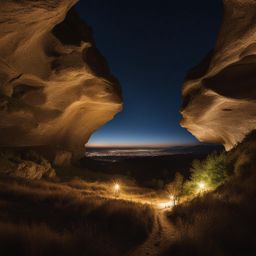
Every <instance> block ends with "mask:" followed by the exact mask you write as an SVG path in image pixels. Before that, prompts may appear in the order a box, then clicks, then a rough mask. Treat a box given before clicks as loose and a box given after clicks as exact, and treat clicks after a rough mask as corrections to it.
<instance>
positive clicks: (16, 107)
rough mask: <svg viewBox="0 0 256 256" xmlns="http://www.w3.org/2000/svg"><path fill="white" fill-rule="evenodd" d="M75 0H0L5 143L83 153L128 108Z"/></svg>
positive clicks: (1, 135)
mask: <svg viewBox="0 0 256 256" xmlns="http://www.w3.org/2000/svg"><path fill="white" fill-rule="evenodd" d="M76 2H77V1H76V0H38V1H32V0H22V1H15V0H8V1H7V0H3V1H1V2H0V146H1V147H38V148H45V149H46V150H47V151H49V152H57V151H58V150H59V151H60V152H61V157H58V161H59V160H60V159H62V158H63V155H64V154H63V151H64V152H70V154H72V157H79V156H81V155H82V154H83V153H84V144H85V143H86V142H87V141H88V139H89V136H90V135H91V134H92V133H93V132H94V131H95V130H96V129H97V128H99V127H100V126H102V125H103V124H104V123H106V122H107V121H109V120H111V119H112V118H113V116H114V115H115V114H116V113H117V112H119V111H120V110H121V109H122V100H121V92H120V88H119V84H118V81H117V80H116V79H115V78H114V77H113V76H112V75H111V73H110V71H109V69H108V66H107V63H106V61H105V59H104V58H103V57H102V55H101V54H100V53H99V51H98V50H97V48H96V47H95V43H94V40H93V38H92V32H91V29H90V28H89V27H88V26H87V25H86V24H84V22H83V21H81V20H80V18H79V17H78V15H77V14H76V12H75V11H74V9H72V7H73V5H74V4H75V3H76ZM67 158H69V155H68V154H67V157H66V158H65V159H64V161H66V159H67Z"/></svg>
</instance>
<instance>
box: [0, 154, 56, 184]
mask: <svg viewBox="0 0 256 256" xmlns="http://www.w3.org/2000/svg"><path fill="white" fill-rule="evenodd" d="M0 175H5V176H10V177H19V178H24V179H29V180H39V179H42V178H47V179H52V178H54V177H55V176H56V172H55V170H54V169H53V168H52V166H51V164H50V162H49V161H47V160H46V159H44V158H43V157H41V156H40V155H38V154H36V153H35V152H33V151H26V152H23V154H21V153H19V152H16V151H10V150H7V151H6V150H5V151H1V152H0Z"/></svg>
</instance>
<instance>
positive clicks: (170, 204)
mask: <svg viewBox="0 0 256 256" xmlns="http://www.w3.org/2000/svg"><path fill="white" fill-rule="evenodd" d="M173 206H174V202H173V201H168V202H160V203H158V204H157V208H158V209H166V208H171V207H173Z"/></svg>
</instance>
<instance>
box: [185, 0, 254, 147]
mask: <svg viewBox="0 0 256 256" xmlns="http://www.w3.org/2000/svg"><path fill="white" fill-rule="evenodd" d="M255 19H256V1H255V0H224V17H223V22H222V27H221V30H220V33H219V36H218V40H217V45H216V47H215V49H214V50H213V51H211V52H210V53H209V54H208V56H207V57H206V58H205V59H204V60H203V61H202V63H201V64H200V65H198V66H197V67H195V68H193V69H192V70H191V71H190V72H189V74H188V75H187V78H186V80H185V83H184V86H183V98H184V102H183V106H182V109H181V114H182V115H183V120H182V121H181V125H182V126H183V127H185V128H187V129H188V130H189V131H190V132H191V133H192V134H193V135H195V136H196V137H197V138H198V139H199V140H200V141H205V142H215V143H222V144H223V145H224V146H225V148H226V149H227V150H229V149H231V148H232V147H233V146H234V145H236V144H237V143H238V142H240V141H242V140H243V138H244V137H245V135H246V134H248V133H250V132H251V131H253V130H254V129H255V128H256V36H255V35H256V24H255Z"/></svg>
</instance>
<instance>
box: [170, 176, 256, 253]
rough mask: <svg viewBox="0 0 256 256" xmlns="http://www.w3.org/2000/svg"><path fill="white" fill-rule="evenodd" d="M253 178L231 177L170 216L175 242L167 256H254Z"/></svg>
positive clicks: (255, 178) (255, 212) (255, 194)
mask: <svg viewBox="0 0 256 256" xmlns="http://www.w3.org/2000/svg"><path fill="white" fill-rule="evenodd" d="M255 184H256V175H255V174H254V173H251V175H249V176H246V177H243V178H241V177H239V178H238V177H233V178H232V179H231V180H230V181H229V182H228V183H227V184H225V185H224V186H222V187H220V188H219V189H217V191H215V192H212V193H209V194H208V195H205V196H202V197H198V198H196V199H194V200H193V201H191V202H189V203H186V204H184V205H180V206H177V207H175V208H174V209H173V211H172V212H171V213H170V214H169V218H170V220H171V221H172V222H173V223H174V224H175V226H176V236H175V237H176V238H175V241H174V243H173V244H172V246H171V247H170V248H169V250H168V251H167V252H166V255H179V256H183V255H186V256H190V255H191V256H192V255H199V256H200V255H209V256H211V255H214V256H218V255H225V256H226V255H232V256H236V255H246V256H250V255H256V235H255V230H256V219H255V216H256V207H255V198H256V186H255Z"/></svg>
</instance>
